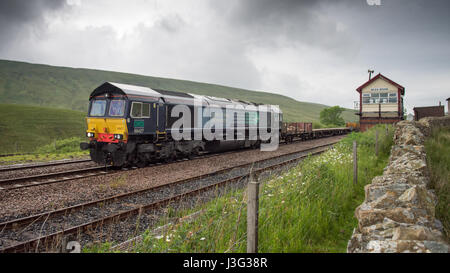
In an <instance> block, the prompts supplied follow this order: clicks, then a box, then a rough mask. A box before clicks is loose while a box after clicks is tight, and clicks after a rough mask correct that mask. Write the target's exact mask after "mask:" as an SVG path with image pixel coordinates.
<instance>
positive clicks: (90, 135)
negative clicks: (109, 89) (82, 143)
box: [86, 132, 95, 137]
mask: <svg viewBox="0 0 450 273" xmlns="http://www.w3.org/2000/svg"><path fill="white" fill-rule="evenodd" d="M94 135H95V134H94V133H91V132H88V133H86V136H87V137H94Z"/></svg>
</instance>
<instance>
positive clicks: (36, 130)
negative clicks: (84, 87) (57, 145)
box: [0, 104, 86, 154]
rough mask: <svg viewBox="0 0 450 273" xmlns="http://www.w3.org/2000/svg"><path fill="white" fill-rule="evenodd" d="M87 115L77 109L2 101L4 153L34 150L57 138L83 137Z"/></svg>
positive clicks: (1, 150)
mask: <svg viewBox="0 0 450 273" xmlns="http://www.w3.org/2000/svg"><path fill="white" fill-rule="evenodd" d="M84 117H85V113H83V112H80V111H74V110H66V109H54V108H47V107H37V106H28V105H10V104H0V136H1V137H0V154H7V153H16V152H19V153H22V152H34V151H35V150H36V148H38V147H39V146H43V145H45V144H49V143H52V142H53V141H54V140H55V139H59V140H60V139H66V138H70V137H81V138H83V137H84V134H85V127H86V125H85V120H84ZM16 145H17V151H16Z"/></svg>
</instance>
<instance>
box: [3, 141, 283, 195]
mask: <svg viewBox="0 0 450 273" xmlns="http://www.w3.org/2000/svg"><path fill="white" fill-rule="evenodd" d="M288 144H290V143H281V144H280V145H288ZM248 149H250V148H246V149H240V150H233V151H227V152H218V153H205V154H201V155H199V156H195V157H193V158H191V159H187V158H183V159H178V160H175V161H171V162H167V163H160V162H158V163H153V164H150V165H148V166H146V167H153V166H157V165H162V164H174V163H177V162H182V161H185V160H196V159H204V158H209V157H213V156H219V155H226V154H229V153H236V152H240V151H245V150H248ZM90 161H91V160H73V161H67V162H52V163H48V164H39V165H30V166H17V167H14V168H4V169H0V172H2V171H13V170H14V171H16V170H22V169H29V168H39V167H49V166H50V167H51V166H56V165H63V164H74V163H85V162H90ZM136 168H137V167H132V168H123V169H121V170H114V171H113V172H108V171H110V170H112V167H110V166H106V167H104V166H98V167H91V168H83V169H76V170H69V171H63V172H56V173H48V174H38V175H30V176H24V177H17V178H8V179H0V191H5V190H14V189H20V188H28V187H34V186H40V185H46V184H53V183H61V182H67V181H73V180H79V179H83V178H88V177H93V176H99V175H105V174H111V173H116V172H118V171H129V170H130V169H136Z"/></svg>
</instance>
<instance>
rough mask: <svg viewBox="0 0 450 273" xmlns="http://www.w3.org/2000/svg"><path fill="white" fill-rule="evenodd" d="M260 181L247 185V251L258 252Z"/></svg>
mask: <svg viewBox="0 0 450 273" xmlns="http://www.w3.org/2000/svg"><path fill="white" fill-rule="evenodd" d="M258 210H259V183H258V182H254V181H251V180H250V182H249V183H248V187H247V253H258Z"/></svg>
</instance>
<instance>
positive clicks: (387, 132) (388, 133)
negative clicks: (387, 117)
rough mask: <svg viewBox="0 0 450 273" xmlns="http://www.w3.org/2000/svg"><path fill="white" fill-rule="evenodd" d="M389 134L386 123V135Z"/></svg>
mask: <svg viewBox="0 0 450 273" xmlns="http://www.w3.org/2000/svg"><path fill="white" fill-rule="evenodd" d="M388 135H389V126H388V125H387V124H386V136H388Z"/></svg>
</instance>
